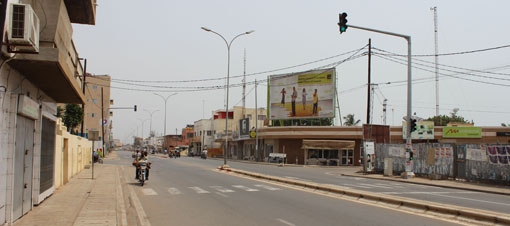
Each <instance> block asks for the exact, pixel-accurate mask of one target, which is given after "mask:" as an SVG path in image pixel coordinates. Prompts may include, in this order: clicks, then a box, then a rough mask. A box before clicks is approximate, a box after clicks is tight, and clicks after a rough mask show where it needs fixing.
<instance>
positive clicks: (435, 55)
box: [430, 6, 439, 116]
mask: <svg viewBox="0 0 510 226" xmlns="http://www.w3.org/2000/svg"><path fill="white" fill-rule="evenodd" d="M430 10H432V11H434V63H435V72H436V116H439V67H438V64H439V63H438V61H439V58H438V52H439V47H438V40H437V7H436V6H434V7H432V8H430Z"/></svg>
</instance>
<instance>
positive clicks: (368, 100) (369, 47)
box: [363, 38, 372, 156]
mask: <svg viewBox="0 0 510 226" xmlns="http://www.w3.org/2000/svg"><path fill="white" fill-rule="evenodd" d="M371 71H372V40H371V39H370V38H369V39H368V87H367V124H370V105H371V104H370V96H371V90H370V86H371V84H372V82H371V80H372V79H371V77H372V76H371ZM363 156H365V155H363Z"/></svg>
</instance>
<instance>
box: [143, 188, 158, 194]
mask: <svg viewBox="0 0 510 226" xmlns="http://www.w3.org/2000/svg"><path fill="white" fill-rule="evenodd" d="M142 192H143V194H144V195H158V193H156V191H154V190H153V189H152V188H144V189H142Z"/></svg>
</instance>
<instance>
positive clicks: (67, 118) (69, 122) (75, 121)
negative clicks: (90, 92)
mask: <svg viewBox="0 0 510 226" xmlns="http://www.w3.org/2000/svg"><path fill="white" fill-rule="evenodd" d="M62 120H63V121H64V125H65V126H66V127H67V130H68V131H70V132H72V131H73V129H74V128H76V126H78V125H79V124H80V123H81V121H82V120H83V109H81V107H80V105H77V104H66V109H65V112H64V116H63V118H62Z"/></svg>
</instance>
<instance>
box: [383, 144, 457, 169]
mask: <svg viewBox="0 0 510 226" xmlns="http://www.w3.org/2000/svg"><path fill="white" fill-rule="evenodd" d="M413 153H414V160H413V161H411V162H410V164H411V169H412V170H413V172H414V173H415V174H417V175H424V176H427V175H439V176H441V177H453V176H454V170H453V169H454V158H453V157H454V146H453V145H452V144H438V143H434V144H413ZM375 156H376V161H375V162H376V165H375V170H376V171H379V172H382V171H383V170H384V159H385V158H391V159H392V160H393V173H394V174H400V173H402V172H404V171H405V167H406V162H407V161H408V159H406V151H405V144H377V145H376V151H375Z"/></svg>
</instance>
